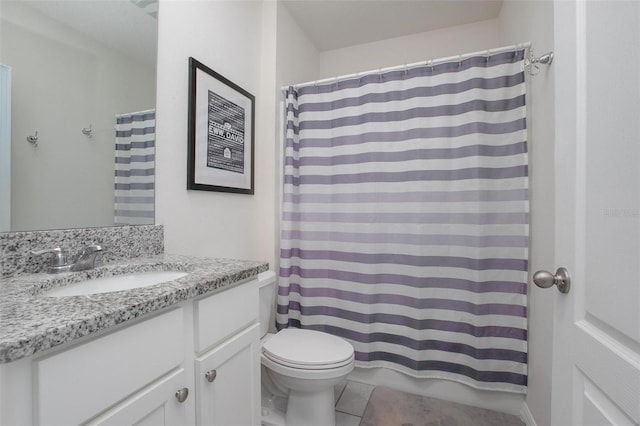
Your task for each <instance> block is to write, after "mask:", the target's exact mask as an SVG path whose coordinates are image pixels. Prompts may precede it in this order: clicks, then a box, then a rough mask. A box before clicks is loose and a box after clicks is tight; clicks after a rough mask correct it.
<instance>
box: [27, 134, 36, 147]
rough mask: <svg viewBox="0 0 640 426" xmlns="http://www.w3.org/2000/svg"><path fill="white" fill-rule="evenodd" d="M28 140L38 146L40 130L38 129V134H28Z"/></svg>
mask: <svg viewBox="0 0 640 426" xmlns="http://www.w3.org/2000/svg"><path fill="white" fill-rule="evenodd" d="M27 142H29V143H30V144H33V146H38V131H37V130H36V134H35V135H33V136H31V135H29V136H27Z"/></svg>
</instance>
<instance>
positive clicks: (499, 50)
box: [280, 41, 553, 92]
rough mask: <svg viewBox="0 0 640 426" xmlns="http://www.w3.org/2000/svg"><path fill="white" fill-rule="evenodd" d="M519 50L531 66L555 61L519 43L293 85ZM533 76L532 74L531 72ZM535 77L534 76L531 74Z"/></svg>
mask: <svg viewBox="0 0 640 426" xmlns="http://www.w3.org/2000/svg"><path fill="white" fill-rule="evenodd" d="M519 49H529V58H528V61H529V66H530V65H531V64H535V63H541V64H551V61H552V60H553V53H551V52H550V53H547V54H545V55H543V56H541V57H539V58H535V57H533V55H532V54H531V51H532V49H531V42H530V41H527V42H525V43H518V44H514V45H511V46H505V47H499V48H496V49H488V50H480V51H478V52H473V53H466V54H464V55H455V56H449V57H447V58H440V59H432V60H428V61H420V62H414V63H412V64H405V65H396V66H393V67H387V68H380V69H377V70H370V71H364V72H357V73H355V74H346V75H341V76H338V77H329V78H324V79H322V80H315V81H308V82H306V83H300V84H293V85H292V86H293V87H295V88H296V89H298V88H300V87H305V86H313V85H316V84H324V83H335V82H340V81H344V80H349V79H351V78H358V77H362V76H365V75H370V74H380V73H383V72H387V71H394V70H402V69H409V68H415V67H420V66H425V65H427V66H431V65H437V64H441V63H443V62H451V61H455V60H458V61H462V60H464V59H467V58H470V57H472V56H479V55H493V54H496V53H504V52H509V51H512V50H519ZM530 74H531V72H530ZM531 75H534V74H531ZM289 87H290V86H282V87H281V88H280V90H282V91H283V92H286V91H287V90H288V89H289Z"/></svg>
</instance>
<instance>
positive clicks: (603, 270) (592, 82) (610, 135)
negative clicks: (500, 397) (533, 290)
mask: <svg viewBox="0 0 640 426" xmlns="http://www.w3.org/2000/svg"><path fill="white" fill-rule="evenodd" d="M555 42H556V45H555V53H556V56H555V57H556V60H555V61H554V64H553V66H554V67H556V68H555V75H556V85H555V90H556V123H555V126H556V140H555V143H556V154H555V163H556V179H557V187H556V242H555V250H556V265H555V266H565V267H567V269H568V270H569V272H570V274H571V276H572V283H571V290H570V292H569V293H568V294H560V293H559V292H558V293H557V294H556V297H555V319H554V321H555V323H554V325H555V328H554V357H553V389H552V395H551V398H552V401H553V402H552V423H553V424H554V425H607V424H616V425H628V424H631V425H633V424H635V425H637V424H639V423H640V313H639V311H640V249H639V246H640V202H639V200H640V1H637V0H632V1H596V0H589V1H586V0H577V1H564V0H556V2H555ZM550 268H551V266H550ZM554 288H555V287H554ZM547 291H555V290H552V289H549V290H547Z"/></svg>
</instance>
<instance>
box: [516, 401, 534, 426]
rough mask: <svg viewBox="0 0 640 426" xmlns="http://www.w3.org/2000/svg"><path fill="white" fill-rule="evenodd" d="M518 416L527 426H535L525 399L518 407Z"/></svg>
mask: <svg viewBox="0 0 640 426" xmlns="http://www.w3.org/2000/svg"><path fill="white" fill-rule="evenodd" d="M520 418H521V419H522V421H523V422H524V424H525V425H527V426H537V425H536V420H535V419H534V418H533V414H531V410H529V406H528V405H527V402H526V401H525V402H524V403H523V404H522V408H521V409H520Z"/></svg>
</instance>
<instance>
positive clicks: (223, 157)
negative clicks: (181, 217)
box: [187, 57, 255, 195]
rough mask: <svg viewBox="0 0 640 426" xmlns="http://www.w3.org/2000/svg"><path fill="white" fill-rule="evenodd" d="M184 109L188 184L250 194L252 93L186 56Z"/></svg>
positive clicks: (253, 142)
mask: <svg viewBox="0 0 640 426" xmlns="http://www.w3.org/2000/svg"><path fill="white" fill-rule="evenodd" d="M188 110H189V111H188V128H189V129H188V135H187V137H188V152H187V157H188V158H187V189H188V190H199V191H218V192H232V193H238V194H250V195H253V193H254V180H255V179H254V165H255V98H254V96H253V95H252V94H251V93H249V92H247V91H246V90H244V89H243V88H241V87H240V86H238V85H237V84H235V83H233V82H232V81H230V80H228V79H227V78H225V77H223V76H222V75H220V74H218V73H217V72H215V71H213V70H212V69H211V68H209V67H207V66H206V65H204V64H202V63H201V62H199V61H197V60H196V59H194V58H192V57H190V58H189V108H188ZM247 145H249V146H247Z"/></svg>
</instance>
